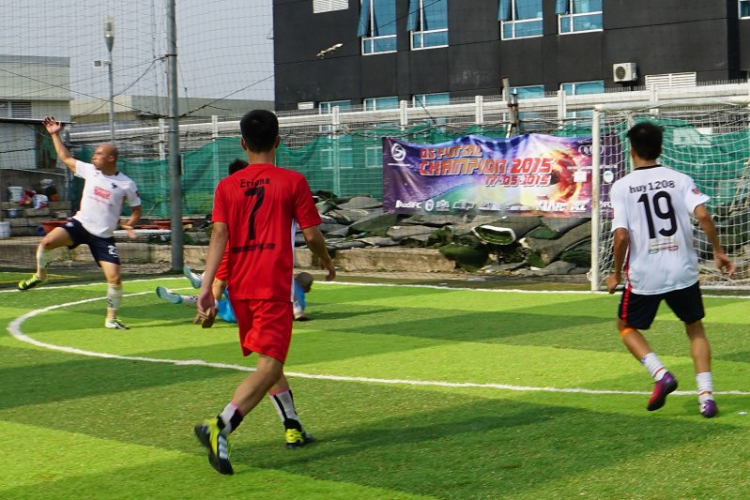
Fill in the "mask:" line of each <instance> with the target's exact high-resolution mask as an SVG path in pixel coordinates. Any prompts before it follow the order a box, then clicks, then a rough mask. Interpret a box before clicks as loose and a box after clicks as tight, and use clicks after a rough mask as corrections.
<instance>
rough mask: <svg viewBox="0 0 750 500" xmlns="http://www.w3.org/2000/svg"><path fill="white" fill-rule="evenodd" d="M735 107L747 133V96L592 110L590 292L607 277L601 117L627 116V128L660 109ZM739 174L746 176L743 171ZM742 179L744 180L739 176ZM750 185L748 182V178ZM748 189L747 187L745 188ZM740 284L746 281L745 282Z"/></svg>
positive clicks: (736, 287)
mask: <svg viewBox="0 0 750 500" xmlns="http://www.w3.org/2000/svg"><path fill="white" fill-rule="evenodd" d="M712 106H713V107H729V109H731V107H736V108H744V109H743V112H745V113H747V114H748V117H749V118H748V122H747V127H748V130H750V95H748V96H731V97H724V98H705V99H684V100H683V99H680V100H676V101H672V102H655V101H643V102H630V103H622V104H614V103H613V104H600V105H597V106H595V107H594V109H593V122H592V130H591V135H592V157H593V158H592V167H591V168H592V188H591V270H590V272H589V281H590V283H591V291H599V290H602V289H603V288H604V285H603V280H604V278H605V277H606V275H607V274H608V272H609V270H607V269H603V262H602V258H601V257H602V254H601V251H602V248H601V246H602V243H603V241H604V240H608V239H609V238H608V237H607V235H602V234H601V228H602V208H603V206H602V200H601V170H602V168H601V167H602V165H601V152H602V142H601V139H602V131H603V128H602V126H603V123H602V120H603V118H604V117H605V116H607V115H611V114H614V113H620V114H624V115H629V118H628V126H632V125H633V124H635V117H636V116H644V115H648V114H651V115H656V116H658V115H659V111H660V110H669V109H676V108H683V109H689V108H692V107H695V108H706V107H712ZM622 154H623V155H627V147H626V145H625V144H623V150H622ZM623 161H627V162H628V163H627V165H628V171H631V170H632V165H631V164H630V160H629V158H627V157H626V158H625V159H624V160H623ZM745 166H746V169H750V157H749V158H748V161H747V162H746V163H745ZM743 175H747V171H745V172H744V174H743ZM743 180H744V177H743ZM748 181H749V182H750V179H748ZM748 189H749V190H750V186H749V187H748ZM742 281H747V280H746V279H744V280H742ZM701 287H702V288H707V289H719V290H750V283H749V284H744V283H727V284H724V285H721V286H717V285H712V284H708V285H704V284H702V285H701Z"/></svg>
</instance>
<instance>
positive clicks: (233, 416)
mask: <svg viewBox="0 0 750 500" xmlns="http://www.w3.org/2000/svg"><path fill="white" fill-rule="evenodd" d="M218 418H219V420H221V425H223V426H224V427H222V429H221V433H222V434H224V435H225V436H228V435H229V434H231V433H232V431H234V430H235V429H237V427H239V426H240V424H241V423H242V420H243V415H242V414H241V413H240V408H239V406H237V405H236V404H234V403H233V402H230V403H229V404H227V405H226V406H225V407H224V410H222V412H221V413H219V415H218Z"/></svg>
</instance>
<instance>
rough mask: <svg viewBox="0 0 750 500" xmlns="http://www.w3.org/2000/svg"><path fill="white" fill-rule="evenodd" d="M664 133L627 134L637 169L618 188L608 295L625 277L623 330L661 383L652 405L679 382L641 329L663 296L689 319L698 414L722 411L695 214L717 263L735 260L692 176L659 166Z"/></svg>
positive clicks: (637, 130)
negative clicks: (716, 393) (700, 272)
mask: <svg viewBox="0 0 750 500" xmlns="http://www.w3.org/2000/svg"><path fill="white" fill-rule="evenodd" d="M662 137H663V130H662V128H661V127H659V126H657V125H655V124H653V123H648V122H644V123H639V124H637V125H635V126H634V127H633V128H631V129H630V130H629V131H628V138H629V139H630V156H631V158H632V160H633V165H634V166H635V170H634V171H633V172H631V173H630V174H628V175H626V176H625V177H623V178H622V179H620V180H618V181H617V182H615V184H614V185H613V186H612V190H611V193H610V198H611V201H612V208H613V210H614V218H613V220H612V231H613V232H614V233H615V235H614V261H615V262H614V271H613V273H612V274H611V275H610V276H608V277H607V279H606V285H607V290H608V291H609V293H614V291H615V288H616V287H617V286H618V285H619V284H620V282H621V281H622V274H621V271H622V269H623V264H624V266H625V267H624V271H625V279H626V285H625V290H624V291H623V294H622V298H621V299H620V307H619V313H618V321H617V328H618V329H619V331H620V336H621V337H622V340H623V342H624V343H625V346H626V347H627V348H628V350H629V351H630V352H631V354H633V356H635V358H636V359H638V360H639V361H640V362H641V363H642V364H643V365H644V366H645V367H646V369H647V370H648V372H649V373H650V374H651V376H652V377H653V378H654V380H655V381H656V384H655V385H654V391H653V394H652V396H651V399H650V400H649V402H648V406H647V407H646V409H647V410H648V411H654V410H658V409H659V408H661V407H662V406H664V402H665V400H666V397H667V395H668V394H670V393H671V392H673V391H674V390H675V389H677V379H676V378H675V377H674V376H673V375H672V374H671V373H670V372H669V371H668V370H667V369H666V367H665V366H664V365H663V364H662V362H661V361H660V360H659V358H658V357H657V356H656V354H655V353H654V352H653V351H652V350H651V347H649V344H648V342H647V341H646V339H645V338H644V337H643V335H641V333H640V331H639V330H648V328H649V327H650V326H651V323H652V322H653V321H654V318H655V317H656V312H657V309H658V308H659V304H660V303H661V301H662V300H665V301H666V302H667V305H668V306H669V307H670V308H671V309H672V311H673V312H674V313H675V314H676V315H677V317H678V318H680V319H681V320H682V321H683V322H684V323H685V331H686V333H687V335H688V338H689V339H690V354H691V356H692V358H693V363H694V367H695V374H696V375H695V379H696V383H697V386H698V403H699V405H700V413H701V415H703V416H704V417H707V418H711V417H713V416H715V415H716V414H717V413H718V411H719V410H718V407H717V406H716V402H715V401H714V398H713V381H712V378H711V348H710V346H709V343H708V340H707V339H706V332H705V330H704V328H703V322H702V321H701V320H702V319H703V317H704V316H705V312H704V310H703V300H702V298H701V291H700V286H699V284H698V255H697V254H696V252H695V249H694V248H693V226H692V224H691V219H690V216H691V215H694V216H695V217H696V218H697V219H698V223H699V224H700V226H701V228H702V229H703V232H704V233H706V236H707V237H708V239H709V241H710V242H711V246H712V247H713V253H714V260H715V262H716V267H717V268H718V269H720V270H721V271H722V272H724V273H726V274H728V275H729V276H731V275H732V273H733V272H734V263H733V262H732V261H731V260H730V259H729V258H728V257H727V255H726V254H725V253H724V250H723V249H722V247H721V243H720V242H719V236H718V234H717V231H716V226H715V225H714V222H713V220H712V219H711V214H710V213H709V212H708V210H707V209H706V205H705V203H706V202H707V201H708V200H709V197H708V196H706V195H704V194H702V193H701V192H700V191H699V190H698V188H697V187H696V186H695V183H694V182H693V179H691V178H690V177H689V176H687V175H685V174H682V173H680V172H677V171H676V170H672V169H671V168H668V167H665V166H663V165H659V164H658V163H657V162H656V160H657V158H659V156H660V155H661V152H662Z"/></svg>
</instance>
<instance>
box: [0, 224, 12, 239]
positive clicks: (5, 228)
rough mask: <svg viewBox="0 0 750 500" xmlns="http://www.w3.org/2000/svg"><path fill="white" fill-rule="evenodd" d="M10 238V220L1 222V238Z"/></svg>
mask: <svg viewBox="0 0 750 500" xmlns="http://www.w3.org/2000/svg"><path fill="white" fill-rule="evenodd" d="M8 238H10V222H8V221H1V222H0V240H7V239H8Z"/></svg>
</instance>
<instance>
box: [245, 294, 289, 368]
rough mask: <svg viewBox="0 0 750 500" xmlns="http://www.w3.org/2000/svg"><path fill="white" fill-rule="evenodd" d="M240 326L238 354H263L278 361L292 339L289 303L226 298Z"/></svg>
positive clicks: (282, 357) (283, 358)
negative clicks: (240, 348)
mask: <svg viewBox="0 0 750 500" xmlns="http://www.w3.org/2000/svg"><path fill="white" fill-rule="evenodd" d="M230 301H231V303H232V308H233V309H234V315H235V316H236V317H237V326H239V328H240V346H241V347H242V355H243V356H248V355H249V354H252V353H254V352H257V353H258V354H265V355H266V356H270V357H272V358H274V359H278V360H279V361H281V362H282V363H283V362H284V361H286V355H287V353H288V352H289V344H290V343H291V341H292V323H293V321H294V313H293V312H292V303H291V302H283V301H278V300H259V299H248V300H234V299H231V300H230Z"/></svg>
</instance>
